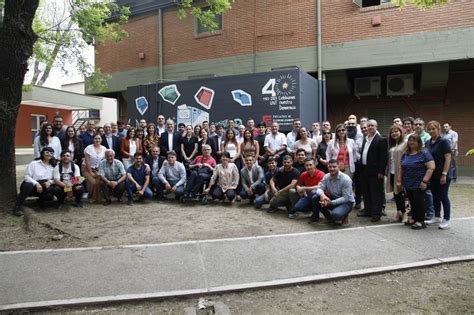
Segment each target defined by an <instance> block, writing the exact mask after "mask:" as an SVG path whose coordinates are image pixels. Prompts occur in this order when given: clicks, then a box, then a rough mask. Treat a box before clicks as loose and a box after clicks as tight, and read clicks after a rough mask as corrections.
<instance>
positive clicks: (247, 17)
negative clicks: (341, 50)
mask: <svg viewBox="0 0 474 315" xmlns="http://www.w3.org/2000/svg"><path fill="white" fill-rule="evenodd" d="M374 8H375V10H374ZM377 8H378V7H370V8H364V9H359V8H358V7H357V6H355V5H354V4H353V3H352V0H323V3H322V16H323V19H322V29H323V43H324V44H334V43H342V42H348V41H354V40H362V39H369V38H377V37H387V36H397V35H403V34H409V33H415V32H430V31H440V30H446V29H448V28H460V27H468V26H474V18H473V16H474V1H452V2H451V3H450V4H449V5H445V6H440V7H436V8H433V9H430V10H418V9H416V8H415V7H413V6H411V7H407V8H405V9H403V10H399V9H398V8H396V7H391V8H385V9H377ZM254 12H255V14H254ZM374 16H380V17H381V21H382V23H381V25H380V26H376V27H374V26H372V24H371V21H372V18H373V17H374ZM163 23H164V49H165V51H164V63H165V64H177V63H183V62H189V61H197V60H205V59H210V58H220V57H227V56H235V55H241V54H251V53H254V52H265V51H273V50H280V49H287V48H298V47H307V46H314V45H316V31H315V30H316V0H291V1H290V0H239V1H236V2H234V3H233V8H232V9H231V10H230V11H229V12H228V13H226V14H225V15H224V17H223V25H224V31H223V32H222V34H220V35H215V36H209V37H202V38H196V36H195V26H194V19H193V18H192V17H191V16H189V17H188V18H186V19H184V20H179V19H178V17H177V16H176V10H173V9H167V10H165V12H164V16H163ZM125 29H126V30H127V31H128V32H129V35H130V36H129V37H128V38H127V39H125V40H124V41H123V42H121V43H113V44H108V45H101V46H98V47H97V48H96V52H97V57H96V64H97V65H98V66H99V67H101V68H102V69H103V71H104V72H106V73H111V72H116V71H124V70H130V69H135V68H145V67H150V66H157V65H158V17H157V13H156V12H155V13H150V15H149V16H146V17H134V18H131V19H130V22H129V23H128V24H127V25H126V26H125ZM139 52H145V54H146V58H145V60H140V59H139V58H138V53H139Z"/></svg>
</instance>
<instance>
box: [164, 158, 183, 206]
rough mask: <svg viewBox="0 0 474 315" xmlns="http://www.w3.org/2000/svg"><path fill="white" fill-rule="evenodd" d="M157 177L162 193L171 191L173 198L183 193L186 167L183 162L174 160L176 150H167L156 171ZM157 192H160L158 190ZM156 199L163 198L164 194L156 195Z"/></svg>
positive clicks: (177, 197)
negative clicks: (158, 169)
mask: <svg viewBox="0 0 474 315" xmlns="http://www.w3.org/2000/svg"><path fill="white" fill-rule="evenodd" d="M158 179H159V180H160V182H161V187H162V191H163V190H164V191H163V193H170V192H173V193H174V194H175V199H179V197H181V195H182V194H183V193H184V184H185V183H186V169H185V168H184V165H183V163H181V162H178V161H176V152H174V151H169V152H168V153H167V155H166V161H164V162H163V166H162V167H161V169H160V171H159V172H158ZM158 193H161V192H160V191H158ZM158 199H164V196H158Z"/></svg>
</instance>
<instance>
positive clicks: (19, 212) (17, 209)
mask: <svg viewBox="0 0 474 315" xmlns="http://www.w3.org/2000/svg"><path fill="white" fill-rule="evenodd" d="M13 215H14V216H16V217H21V216H23V215H24V213H23V209H22V208H21V207H15V208H13Z"/></svg>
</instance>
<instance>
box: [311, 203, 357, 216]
mask: <svg viewBox="0 0 474 315" xmlns="http://www.w3.org/2000/svg"><path fill="white" fill-rule="evenodd" d="M353 206H354V203H353V202H346V203H342V204H340V205H337V206H329V207H323V206H322V205H321V203H320V202H319V198H313V215H312V216H311V217H312V218H313V219H319V213H322V214H323V215H324V217H325V218H326V219H328V220H332V221H342V220H343V219H344V217H346V216H347V215H348V214H349V212H351V211H352V207H353Z"/></svg>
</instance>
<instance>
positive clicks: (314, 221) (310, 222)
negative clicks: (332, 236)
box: [308, 217, 319, 224]
mask: <svg viewBox="0 0 474 315" xmlns="http://www.w3.org/2000/svg"><path fill="white" fill-rule="evenodd" d="M318 222H319V218H313V217H311V218H310V219H309V221H308V224H316V223H318Z"/></svg>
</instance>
